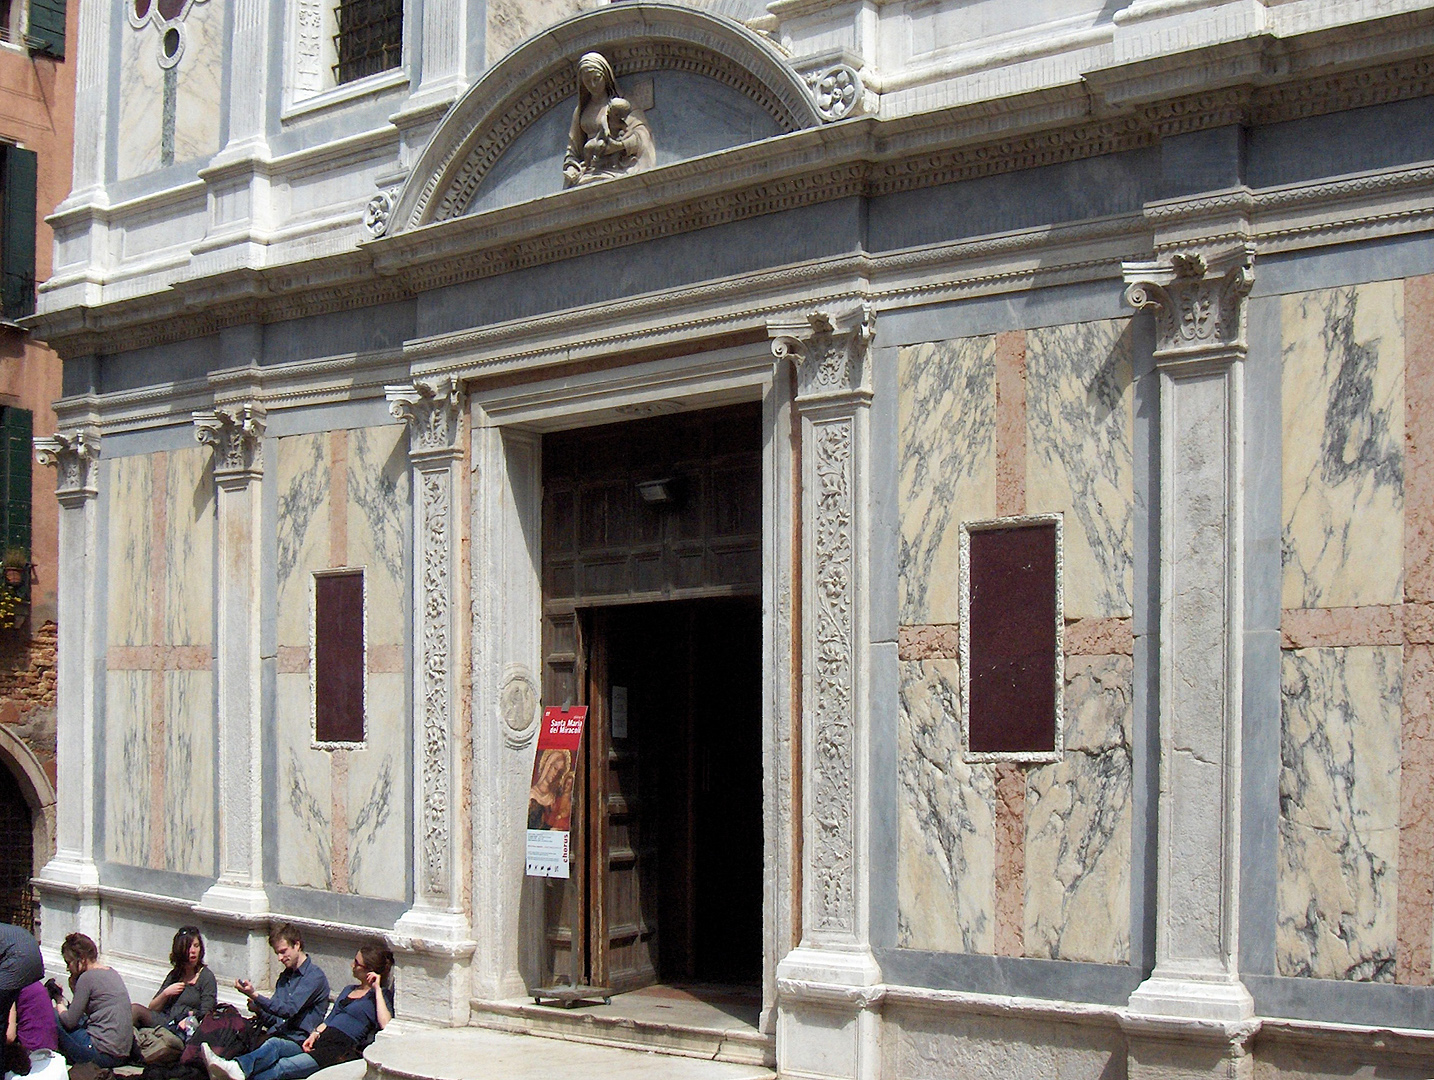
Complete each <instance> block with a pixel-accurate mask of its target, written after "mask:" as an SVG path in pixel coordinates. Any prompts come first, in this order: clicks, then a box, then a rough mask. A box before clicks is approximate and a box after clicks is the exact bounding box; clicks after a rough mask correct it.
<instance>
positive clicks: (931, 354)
mask: <svg viewBox="0 0 1434 1080" xmlns="http://www.w3.org/2000/svg"><path fill="white" fill-rule="evenodd" d="M898 394H899V402H898V420H897V422H898V436H897V438H898V446H899V451H898V452H899V460H900V467H901V471H900V476H899V480H898V484H899V487H900V494H899V500H900V506H901V556H900V562H899V567H898V574H899V579H898V584H897V605H898V614H899V618H900V621H901V622H902V623H906V624H913V623H932V622H937V623H954V622H957V621H959V618H960V577H959V575H960V550H961V549H960V539H961V537H960V525H961V522H962V521H976V520H980V519H982V518H990V517H994V516H995V514H996V447H995V431H996V345H995V338H993V337H977V338H963V339H959V340H955V341H942V342H936V343H934V344H928V345H917V346H912V347H910V348H906V349H902V350H901V353H900V360H899V390H898Z"/></svg>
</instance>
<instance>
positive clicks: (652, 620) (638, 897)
mask: <svg viewBox="0 0 1434 1080" xmlns="http://www.w3.org/2000/svg"><path fill="white" fill-rule="evenodd" d="M590 619H591V626H592V635H593V639H592V640H593V652H592V655H593V663H592V665H591V667H590V669H589V677H590V685H591V687H592V692H593V699H594V702H595V703H596V701H597V700H599V699H600V697H601V698H605V705H606V708H596V709H595V710H594V712H595V714H596V715H595V717H594V719H595V721H596V723H595V726H594V728H593V738H592V741H591V744H590V745H591V747H592V751H593V754H592V756H590V757H589V766H590V769H591V768H592V767H593V766H595V765H597V764H598V763H599V762H600V761H601V760H602V759H603V758H606V761H607V762H608V776H607V777H606V778H605V780H604V781H602V782H604V783H605V784H606V785H607V789H606V790H605V791H603V792H602V793H601V796H602V797H600V798H598V799H596V800H595V801H593V802H591V803H590V804H589V805H590V806H592V808H593V812H594V813H596V814H599V815H600V814H601V813H602V812H603V809H602V808H604V807H605V808H606V812H607V814H608V821H607V822H598V821H594V820H593V819H592V818H591V817H590V822H591V825H592V827H591V829H590V832H589V844H590V848H589V852H590V858H592V859H593V863H594V865H598V864H600V863H601V862H602V861H603V860H604V859H606V861H607V862H608V871H607V875H606V876H607V878H608V883H609V889H608V890H607V891H608V892H609V893H610V895H608V896H607V897H606V898H605V907H606V908H607V922H608V924H609V925H608V927H607V933H608V939H609V943H610V947H609V956H608V959H607V968H608V970H607V977H608V982H609V984H610V985H613V986H614V988H615V989H616V988H617V987H619V986H632V985H641V984H643V983H644V982H650V981H652V980H653V979H654V978H655V979H660V980H661V981H663V982H703V983H726V984H740V983H756V982H758V981H759V979H760V977H761V971H762V946H761V932H762V748H761V722H760V721H761V694H760V688H761V657H760V647H761V608H760V605H759V603H758V602H757V601H755V600H754V599H748V598H733V599H715V600H687V601H675V602H672V603H660V604H643V605H634V606H631V607H623V608H613V609H607V610H599V611H594V612H592V613H591V614H590ZM590 775H592V774H591V773H590ZM593 794H594V795H597V794H598V793H597V792H595V791H594V792H593ZM614 812H618V814H617V817H620V818H622V819H623V820H622V823H619V822H616V821H615V820H614ZM624 815H625V817H624ZM623 823H625V824H626V828H625V829H624V828H623V827H622V824H623ZM604 840H605V841H606V844H607V850H606V851H605V852H598V851H597V850H595V849H594V848H592V847H591V845H593V844H601V843H603V842H604ZM624 844H626V845H627V847H624ZM629 849H630V850H631V853H632V854H631V859H632V865H631V869H628V867H627V865H626V860H627V859H628V858H629V856H628V854H627V852H628V850H629ZM625 876H635V880H632V881H624V880H623V879H624V877H625ZM638 927H642V928H645V929H646V930H647V931H648V933H647V934H645V935H644V936H645V937H646V946H645V948H641V947H640V948H637V949H635V950H629V949H628V948H627V942H626V941H625V940H623V939H620V938H619V937H618V936H617V935H616V934H614V929H615V928H621V930H620V933H622V934H627V933H630V932H631V931H632V930H635V929H637V928H638ZM644 953H645V954H646V955H645V956H644V955H643V954H644ZM630 954H631V955H630ZM644 966H645V967H646V969H647V970H643V968H644Z"/></svg>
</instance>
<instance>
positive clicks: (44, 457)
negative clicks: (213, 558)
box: [34, 425, 100, 941]
mask: <svg viewBox="0 0 1434 1080" xmlns="http://www.w3.org/2000/svg"><path fill="white" fill-rule="evenodd" d="M34 446H35V457H36V459H37V460H38V461H39V463H40V464H41V465H53V466H54V467H55V491H56V494H57V496H58V497H59V501H60V515H59V519H60V520H59V570H58V575H57V581H58V589H57V592H58V595H57V597H56V601H57V603H56V608H57V612H56V616H57V622H58V625H59V630H58V640H57V643H56V644H57V656H56V661H55V686H56V689H55V695H56V702H55V771H56V786H57V790H58V791H59V793H60V798H59V800H58V802H57V804H56V816H55V854H54V857H53V858H52V859H51V860H50V861H49V862H48V863H47V864H46V865H45V868H44V869H43V870H42V871H41V872H40V875H39V878H38V879H37V883H38V885H39V887H40V898H41V903H42V905H43V911H44V915H43V918H44V921H45V925H46V926H47V927H48V928H49V931H48V933H47V937H48V938H49V940H52V941H53V940H54V938H53V936H51V935H53V934H55V933H56V932H58V933H59V934H60V935H61V936H63V934H64V933H65V932H66V930H68V929H75V930H80V931H82V932H84V933H89V934H94V933H96V932H98V929H99V906H98V899H97V893H96V891H95V890H96V889H97V888H98V886H99V872H98V870H97V868H96V866H95V852H94V821H95V784H96V777H95V772H94V770H95V765H96V760H95V677H94V670H95V665H94V664H93V663H92V662H91V661H92V660H93V658H94V655H95V648H96V638H95V623H96V607H95V587H96V578H97V574H96V563H97V561H98V551H97V531H96V527H95V525H96V520H95V519H96V510H97V503H98V498H97V497H98V495H99V456H100V439H99V434H98V431H97V430H96V429H95V428H94V427H93V426H91V425H86V426H83V427H77V428H71V429H69V430H62V431H60V432H59V433H57V434H55V435H51V436H48V437H43V438H37V439H35V441H34ZM52 892H59V893H60V894H61V895H60V896H58V897H55V898H54V902H53V903H52Z"/></svg>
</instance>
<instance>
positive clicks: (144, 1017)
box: [131, 926, 219, 1028]
mask: <svg viewBox="0 0 1434 1080" xmlns="http://www.w3.org/2000/svg"><path fill="white" fill-rule="evenodd" d="M169 966H170V972H169V974H168V975H166V976H165V977H164V980H163V981H162V982H161V983H160V984H159V985H160V991H159V993H157V994H155V995H154V1000H153V1001H151V1002H150V1003H149V1004H148V1005H141V1004H139V1003H138V1002H135V1004H134V1007H133V1009H132V1010H131V1012H132V1014H133V1018H134V1026H135V1027H137V1028H138V1027H160V1026H161V1025H165V1024H169V1025H174V1026H177V1025H178V1024H179V1022H180V1021H181V1020H183V1019H184V1018H185V1017H187V1016H190V1015H191V1014H192V1015H193V1016H195V1017H204V1016H206V1015H208V1013H209V1012H210V1011H211V1010H212V1009H213V1008H214V1006H215V1005H216V1004H217V1003H218V1002H219V983H218V982H217V981H216V980H215V978H214V972H212V971H210V970H209V968H208V967H206V966H205V964H204V936H203V935H202V934H200V932H199V927H197V926H181V927H180V928H179V930H178V931H176V933H175V935H174V943H173V944H172V945H171V946H170V949H169Z"/></svg>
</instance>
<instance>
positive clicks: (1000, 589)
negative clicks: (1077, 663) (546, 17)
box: [968, 522, 1058, 754]
mask: <svg viewBox="0 0 1434 1080" xmlns="http://www.w3.org/2000/svg"><path fill="white" fill-rule="evenodd" d="M970 622H971V659H970V663H971V701H970V709H971V715H970V717H969V720H968V730H969V737H970V750H971V752H972V753H977V754H1011V753H1050V752H1051V751H1053V750H1054V749H1055V739H1056V649H1057V646H1058V643H1057V640H1056V527H1055V523H1054V522H1050V523H1044V522H1043V523H1040V524H1035V525H1020V526H1013V527H1010V528H1001V529H985V530H979V531H975V530H973V531H972V533H971V616H970Z"/></svg>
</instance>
